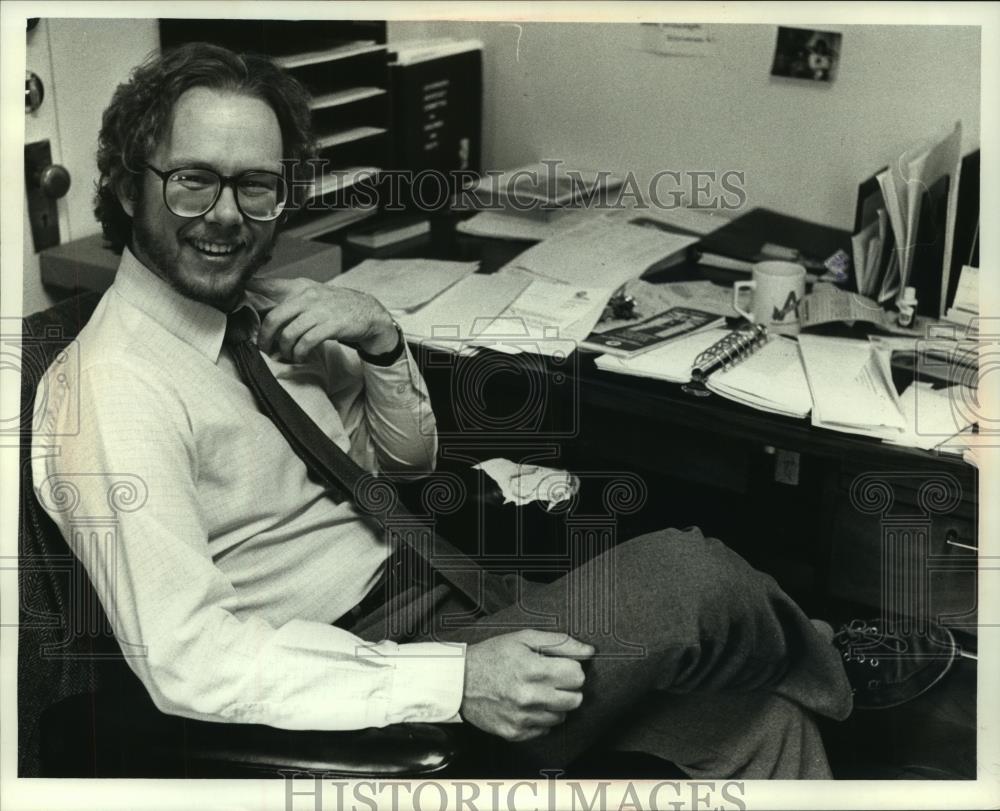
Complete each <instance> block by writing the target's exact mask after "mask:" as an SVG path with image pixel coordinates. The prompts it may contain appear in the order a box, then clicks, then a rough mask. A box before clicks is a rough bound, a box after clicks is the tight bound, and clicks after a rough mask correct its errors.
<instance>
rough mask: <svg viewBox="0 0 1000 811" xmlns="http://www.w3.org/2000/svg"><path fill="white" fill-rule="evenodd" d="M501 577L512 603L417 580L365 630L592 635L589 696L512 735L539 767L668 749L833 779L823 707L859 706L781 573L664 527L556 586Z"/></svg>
mask: <svg viewBox="0 0 1000 811" xmlns="http://www.w3.org/2000/svg"><path fill="white" fill-rule="evenodd" d="M503 585H504V587H505V588H506V589H507V590H508V594H509V595H510V601H511V604H510V605H509V606H508V607H506V608H503V609H501V610H499V611H496V612H493V613H489V614H484V613H482V612H476V611H473V610H471V607H470V605H469V604H468V600H467V598H464V597H463V596H462V595H460V594H458V593H457V592H456V591H455V590H454V589H453V588H452V587H450V586H449V585H448V584H447V583H446V582H442V583H440V584H437V585H434V586H431V587H423V588H421V587H416V586H411V587H409V588H405V589H402V590H401V591H400V592H399V593H397V594H391V593H390V594H389V595H388V597H387V602H386V603H385V604H384V605H383V606H382V607H381V608H379V609H377V610H376V611H374V612H373V613H370V614H369V615H367V616H363V617H361V618H359V620H358V622H357V623H356V624H355V626H354V627H352V629H351V630H352V631H353V632H354V633H355V634H357V635H359V636H361V637H362V638H365V639H370V640H377V639H385V638H393V639H396V640H397V641H404V640H419V639H436V640H442V641H461V642H466V643H469V644H474V643H476V642H478V641H481V640H483V639H487V638H489V637H492V636H496V635H498V634H502V633H509V632H511V631H514V630H517V629H520V628H538V629H541V630H552V631H564V632H566V633H569V634H570V635H571V636H573V637H575V638H577V639H580V640H582V641H584V642H588V643H590V644H591V645H593V646H594V647H595V648H596V649H597V655H596V656H595V657H594V658H593V659H592V660H590V661H589V662H588V663H587V664H586V665H585V673H586V683H585V686H584V700H583V704H582V705H581V706H580V707H579V708H578V709H577V710H575V711H573V712H571V713H570V714H569V715H568V716H567V718H566V721H565V722H564V723H563V724H561V725H559V726H557V727H555V728H553V729H552V730H551V731H550V732H549V733H548V734H546V735H545V736H543V737H541V738H537V739H535V740H532V741H527V742H524V743H519V744H503V746H504V747H509V748H510V751H511V752H512V753H513V754H514V755H515V756H516V759H517V760H518V761H519V762H524V763H526V764H530V767H531V768H534V769H538V770H543V769H555V770H558V769H563V768H565V766H566V765H567V764H569V763H570V762H571V761H572V760H573V759H575V758H576V757H577V756H579V755H580V754H581V753H583V752H584V751H587V750H589V749H591V748H592V747H594V746H601V747H604V748H615V749H621V750H628V751H642V752H647V753H649V754H652V755H656V756H658V757H661V758H664V759H666V760H669V761H672V762H674V763H675V764H676V765H677V766H679V767H680V768H681V769H683V770H684V771H685V772H686V773H687V774H689V775H690V776H691V777H693V778H715V779H719V778H733V779H767V778H773V779H828V778H830V777H831V774H830V770H829V766H828V764H827V760H826V754H825V751H824V748H823V744H822V741H821V739H820V736H819V733H818V731H817V728H816V724H815V719H814V714H819V715H824V716H827V717H829V718H834V719H838V720H840V719H843V718H845V717H847V715H848V714H849V713H850V711H851V691H850V686H849V684H848V682H847V677H846V675H845V673H844V670H843V667H842V666H841V662H840V658H839V656H838V654H837V651H836V650H835V649H834V648H833V646H832V645H831V644H830V643H829V642H828V641H827V639H826V638H825V637H824V636H823V635H822V634H821V633H820V632H818V631H817V629H816V628H815V627H814V626H813V624H812V623H811V622H810V621H809V619H808V618H807V617H806V616H805V615H804V614H803V613H802V611H801V610H800V609H799V608H798V606H796V605H795V603H793V602H792V600H791V599H790V598H789V597H788V596H787V595H786V594H785V593H784V592H783V591H781V589H780V588H779V587H778V585H777V583H775V581H774V580H773V579H772V578H771V577H770V576H768V575H765V574H763V573H761V572H759V571H756V570H755V569H753V568H751V567H750V565H749V564H747V563H746V561H744V560H743V559H742V558H741V557H739V555H737V554H736V553H735V552H733V551H732V550H730V549H729V548H728V547H726V546H725V545H724V544H723V543H721V542H720V541H718V540H716V539H714V538H706V537H704V536H703V535H702V533H701V532H700V531H699V530H698V529H696V528H692V529H688V530H684V531H681V530H673V529H670V530H663V531H660V532H655V533H651V534H649V535H643V536H640V537H638V538H635V539H633V540H630V541H626V542H624V543H622V544H620V545H618V546H616V547H614V548H612V549H610V550H609V551H607V552H605V553H603V554H601V555H599V556H597V557H594V558H593V559H591V560H590V561H588V562H586V563H584V564H583V565H581V566H579V567H578V568H576V569H574V570H573V571H571V572H570V573H568V574H566V575H565V576H563V577H561V578H560V579H559V580H556V581H555V582H552V583H544V584H543V583H537V582H533V581H529V580H525V579H524V578H521V577H519V576H517V575H507V576H505V578H504V579H503ZM491 740H492V741H497V742H498V741H499V739H493V738H491ZM498 745H499V744H498Z"/></svg>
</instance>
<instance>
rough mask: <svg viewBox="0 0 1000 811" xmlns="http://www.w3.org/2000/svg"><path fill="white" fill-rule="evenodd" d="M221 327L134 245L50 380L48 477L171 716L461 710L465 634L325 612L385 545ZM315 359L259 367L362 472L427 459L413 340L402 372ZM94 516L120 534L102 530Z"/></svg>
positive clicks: (331, 346)
mask: <svg viewBox="0 0 1000 811" xmlns="http://www.w3.org/2000/svg"><path fill="white" fill-rule="evenodd" d="M225 324H226V317H225V315H224V314H223V313H222V312H220V311H219V310H216V309H214V308H212V307H210V306H208V305H205V304H201V303H199V302H196V301H192V300H190V299H188V298H185V297H184V296H182V295H181V294H179V293H178V292H176V291H175V290H174V289H173V288H171V287H170V286H169V285H168V284H167V283H166V282H165V281H163V280H161V279H160V278H159V277H157V276H156V275H154V274H153V273H152V272H151V271H149V270H148V269H147V268H145V267H144V266H143V265H142V264H141V263H140V262H139V261H138V260H136V259H135V257H134V256H132V255H131V254H130V253H129V252H128V251H127V250H126V251H125V253H124V254H123V256H122V261H121V265H120V267H119V269H118V274H117V276H116V278H115V281H114V284H113V285H112V286H111V288H110V289H109V291H108V292H107V293H106V294H105V296H104V297H103V298H102V300H101V302H100V303H99V304H98V307H97V310H96V311H95V312H94V315H93V316H92V318H91V319H90V322H89V323H88V324H87V325H86V326H85V327H84V329H83V330H82V331H81V333H80V336H79V339H78V347H79V363H78V364H74V363H70V364H66V363H64V364H61V365H60V366H59V369H58V374H57V373H56V370H54V368H53V369H50V370H49V372H48V373H47V377H46V380H45V381H44V382H43V384H42V385H41V386H39V395H38V398H37V400H36V414H37V415H38V416H37V418H36V430H35V432H34V435H35V439H34V442H33V449H32V455H33V477H34V484H35V489H36V492H37V493H38V496H39V500H40V502H41V503H42V505H43V506H44V507H45V509H46V510H47V511H48V512H49V514H50V515H51V516H52V518H53V519H54V520H55V522H56V524H57V525H58V526H59V528H60V530H61V531H62V533H63V535H64V536H65V537H66V538H67V540H68V542H69V545H70V547H71V548H72V550H73V551H74V553H75V554H76V555H77V556H78V557H79V558H80V559H81V560H82V561H83V563H84V565H85V566H86V569H87V571H88V574H89V575H90V578H91V580H92V582H93V583H94V586H95V589H96V590H97V593H98V595H99V597H100V599H101V602H102V605H103V606H104V609H105V611H106V612H107V614H108V616H109V618H110V619H111V621H112V623H113V625H114V628H115V633H116V635H117V637H118V639H119V641H120V642H121V643H122V644H123V646H124V647H125V648H126V649H127V650H128V651H134V650H136V648H135V647H134V646H143V647H142V648H141V650H142V654H141V655H137V656H129V657H128V661H129V664H130V665H131V667H132V669H133V670H134V671H135V672H136V674H137V675H138V676H139V677H140V679H141V680H142V681H143V683H144V684H145V686H146V688H147V689H148V690H149V692H150V694H151V696H152V698H153V700H154V701H155V702H156V705H157V706H158V707H159V708H160V709H161V710H163V711H165V712H168V713H172V714H176V715H183V716H187V717H190V718H200V719H206V720H216V721H240V722H246V723H260V724H269V725H271V726H275V727H282V728H286V729H358V728H362V727H369V726H384V725H386V724H391V723H396V722H400V721H446V720H458V718H457V713H458V709H459V705H460V703H461V698H462V687H463V679H464V665H465V660H464V654H465V648H464V646H463V645H452V644H444V643H436V642H422V643H414V644H406V645H397V644H395V643H393V642H388V641H383V642H380V643H378V644H373V643H369V642H365V641H362V640H361V639H359V638H357V637H355V636H353V635H352V634H350V633H349V632H347V631H344V630H341V629H340V628H337V627H335V626H333V625H331V624H330V623H331V622H332V621H334V620H336V619H337V618H338V617H340V616H342V615H343V614H345V613H346V612H347V611H348V610H349V609H350V608H351V607H353V606H354V605H356V604H357V603H358V602H359V601H360V600H361V598H362V597H363V596H364V595H365V594H366V593H367V592H368V590H369V589H370V588H371V586H372V585H373V583H374V582H375V581H376V580H377V578H378V574H379V571H380V568H381V564H382V563H383V561H384V560H385V559H386V557H387V556H388V555H389V554H390V552H391V549H390V548H389V547H388V546H387V545H386V544H385V542H384V539H383V538H381V537H379V536H377V535H376V534H375V533H374V532H372V531H371V530H370V529H369V528H368V526H367V525H366V524H365V523H363V522H362V520H361V519H360V517H359V515H358V514H357V512H356V511H355V509H354V508H353V507H352V506H351V504H350V503H348V502H346V501H345V502H343V503H340V504H337V503H335V502H334V501H333V500H332V499H330V498H329V497H327V496H326V495H325V494H324V490H323V488H322V486H321V485H319V484H317V483H316V482H314V481H312V480H311V479H310V478H309V476H308V475H307V471H306V467H305V465H304V463H303V462H302V461H301V460H300V459H299V457H298V456H296V455H295V453H294V452H293V451H292V449H291V448H290V447H289V445H288V443H287V442H286V441H285V440H284V438H283V437H282V436H281V434H280V433H279V431H278V429H277V428H276V427H275V426H274V424H273V423H272V422H271V421H270V420H269V419H268V418H267V417H266V416H264V415H263V414H261V413H260V411H259V410H258V408H257V406H256V404H255V402H254V399H253V395H252V394H251V392H250V390H249V389H248V388H247V387H246V386H245V385H244V384H243V382H242V381H241V380H240V379H239V377H238V373H237V371H236V369H235V366H234V364H233V362H232V360H231V358H230V356H229V353H228V350H226V349H224V348H223V345H222V339H223V335H224V332H225ZM315 355H316V357H315V358H314V359H313V360H311V361H310V362H308V363H303V364H297V365H290V364H285V363H283V362H281V361H280V360H275V359H273V358H270V357H266V356H265V359H266V362H267V364H268V366H269V367H270V368H271V370H272V371H273V372H274V373H275V376H276V377H277V378H278V380H279V381H280V383H281V385H282V386H283V387H284V388H285V389H286V390H287V391H288V392H289V393H290V394H291V395H292V396H293V397H294V398H295V400H296V401H297V402H298V403H299V405H301V406H302V408H303V409H304V410H305V411H306V412H307V413H308V414H309V415H310V416H311V417H312V418H313V419H314V420H315V421H316V423H317V424H318V425H319V426H320V427H321V428H322V429H323V430H324V431H325V433H326V434H327V435H328V436H330V437H331V439H333V440H334V441H335V442H336V443H337V444H338V445H339V446H340V447H341V448H343V449H344V450H345V451H348V452H349V453H350V455H351V457H352V458H353V459H354V460H355V461H357V462H358V463H359V464H360V465H362V466H363V467H364V468H366V469H368V470H372V471H375V470H378V469H381V470H430V469H431V468H433V465H434V459H435V455H436V452H437V434H436V429H435V422H434V414H433V411H432V410H431V407H430V403H429V400H428V396H427V391H426V388H425V386H424V382H423V379H422V378H421V376H420V372H419V370H418V369H417V367H416V364H415V363H414V361H413V358H412V357H411V356H410V354H409V351H408V350H407V351H406V352H405V353H404V355H403V356H402V358H400V360H399V361H397V362H396V363H395V364H393V365H392V366H389V367H377V366H373V365H370V364H366V363H364V362H363V361H361V359H360V358H359V357H358V355H357V353H356V352H355V351H353V350H351V349H349V348H346V347H344V346H342V345H340V344H338V343H337V342H335V341H328V342H326V343H325V344H324V346H323V347H322V348H321V350H319V351H318V352H316V353H315ZM71 367H72V368H71ZM77 424H78V430H77V428H76V426H77ZM116 486H118V487H119V488H120V489H119V490H118V491H116V493H117V496H118V498H117V500H116V499H115V498H111V499H110V500H109V494H111V493H112V491H113V490H114V488H115V487H116ZM67 488H68V489H67ZM128 488H133V489H134V491H135V493H136V495H135V496H134V497H133V496H130V495H129V493H130V492H131V491H130V490H129V489H128ZM68 492H72V493H73V496H72V498H71V499H70V500H69V501H67V500H65V498H64V496H65V495H66V494H67V493H68ZM122 496H124V497H122ZM73 499H77V500H76V501H75V503H74V501H73ZM112 504H114V505H117V507H118V509H115V510H112V507H111V506H109V505H112ZM94 518H103V519H104V523H103V526H107V525H108V522H109V519H110V520H111V521H112V522H113V526H114V531H113V532H111V533H107V532H104V531H103V530H102V531H101V532H94V531H93V530H92V529H91V528H89V527H91V525H92V524H93V521H92V520H91V519H94Z"/></svg>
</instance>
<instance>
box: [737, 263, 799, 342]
mask: <svg viewBox="0 0 1000 811" xmlns="http://www.w3.org/2000/svg"><path fill="white" fill-rule="evenodd" d="M744 290H751V291H752V292H753V303H752V304H751V306H750V310H749V311H747V310H744V309H743V308H742V307H740V293H742V292H743V291H744ZM805 294H806V269H805V268H804V267H802V265H798V264H796V263H795V262H775V261H771V262H758V263H757V264H755V265H754V266H753V279H752V280H751V281H748V282H736V283H735V284H733V309H734V310H736V312H738V313H739V314H740V315H742V316H743V317H744V318H746V319H747V320H748V321H750V322H751V323H754V324H763V325H764V326H766V327H767V329H768V331H770V332H777V333H784V334H794V333H797V332H798V331H799V310H798V308H799V302H801V301H802V297H803V296H805Z"/></svg>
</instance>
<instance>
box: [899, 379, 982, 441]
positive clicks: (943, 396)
mask: <svg viewBox="0 0 1000 811" xmlns="http://www.w3.org/2000/svg"><path fill="white" fill-rule="evenodd" d="M977 404H978V400H977V399H976V394H975V392H974V391H973V390H971V389H969V388H967V387H965V386H961V385H957V386H948V387H945V388H936V387H935V386H934V384H933V383H930V382H928V381H914V382H913V383H911V384H910V385H909V386H908V387H907V388H906V390H905V391H904V392H903V393H902V394H901V395H899V405H900V409H901V410H902V412H903V418H904V420H905V423H906V427H905V428H904V430H903V432H902V433H899V432H896V431H892V432H887V434H886V436H885V437H883V439H884V440H885V441H886V442H890V443H892V444H894V445H905V446H906V447H908V448H923V449H924V450H925V451H929V450H931V449H932V448H939V449H940V450H942V451H949V450H950V451H951V452H953V453H961V451H962V450H964V443H963V442H960V441H955V437H956V436H957V435H958V434H960V433H962V432H963V431H965V430H966V429H968V428H969V427H970V426H971V425H972V424H973V423H974V422H975V417H974V416H973V415H974V414H975V413H976V407H977ZM952 447H953V450H952V449H951V448H952Z"/></svg>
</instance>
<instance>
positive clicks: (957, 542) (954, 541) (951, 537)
mask: <svg viewBox="0 0 1000 811" xmlns="http://www.w3.org/2000/svg"><path fill="white" fill-rule="evenodd" d="M944 542H945V543H946V544H948V546H957V547H958V548H959V549H968V550H970V551H972V552H978V551H979V547H978V546H975V545H973V544H970V543H963V539H961V538H959V537H958V533H957V532H955V530H953V529H949V530H948V531H947V532H946V533H945V534H944Z"/></svg>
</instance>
